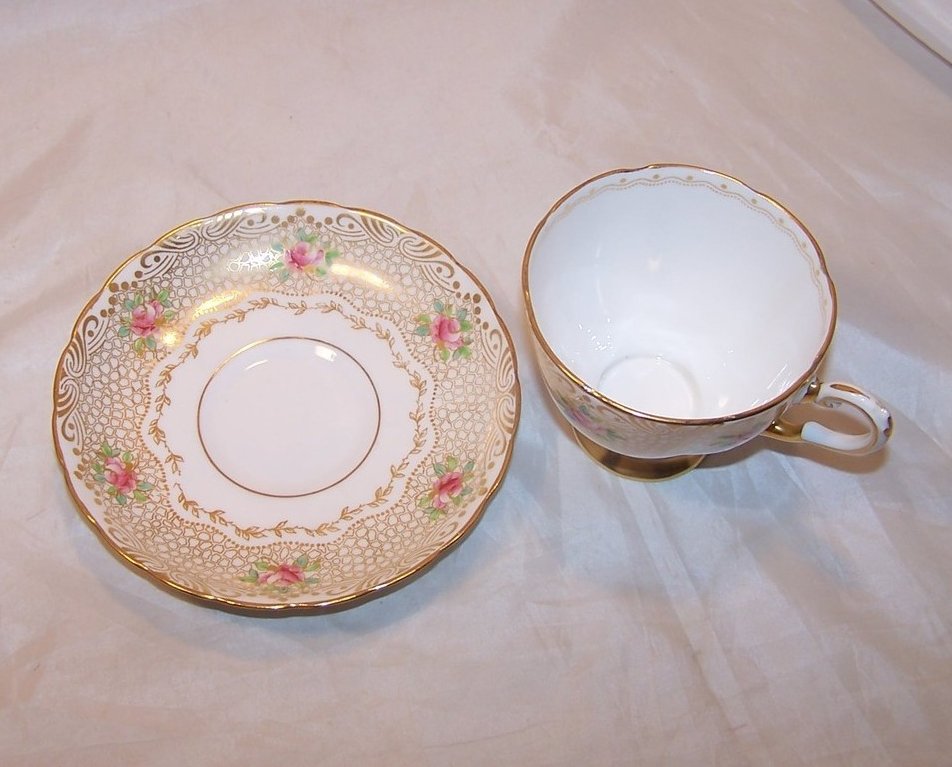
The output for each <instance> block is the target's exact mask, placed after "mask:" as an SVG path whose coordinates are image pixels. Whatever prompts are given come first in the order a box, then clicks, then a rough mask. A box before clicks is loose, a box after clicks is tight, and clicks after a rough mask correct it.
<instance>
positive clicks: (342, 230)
mask: <svg viewBox="0 0 952 767" xmlns="http://www.w3.org/2000/svg"><path fill="white" fill-rule="evenodd" d="M327 228H328V229H329V230H330V231H332V232H334V233H335V234H337V235H338V236H339V237H341V238H342V239H343V240H365V239H368V238H369V239H370V240H371V241H372V242H375V243H377V244H378V245H382V246H383V247H385V248H388V249H392V250H395V251H396V252H397V253H399V254H400V255H401V256H403V257H404V258H406V259H408V260H410V261H412V262H413V263H415V264H418V265H419V268H420V272H419V273H420V274H421V275H422V276H423V277H424V279H426V281H427V282H429V283H430V284H432V285H435V286H436V287H438V288H440V290H446V289H454V285H453V277H454V276H455V275H456V265H455V264H454V263H453V262H452V259H451V258H449V257H447V254H446V253H445V252H443V251H442V250H441V249H440V248H439V247H438V246H437V245H436V244H435V243H433V242H431V241H430V240H428V239H427V238H425V237H424V236H423V235H421V234H419V233H417V232H414V231H412V230H407V229H404V228H403V227H399V226H397V225H396V224H393V223H391V222H389V221H385V220H384V219H381V218H377V217H375V216H371V215H367V214H359V215H358V214H355V213H341V214H339V215H338V216H337V217H336V218H335V219H334V221H333V223H332V224H330V225H328V227H327Z"/></svg>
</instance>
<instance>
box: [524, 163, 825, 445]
mask: <svg viewBox="0 0 952 767" xmlns="http://www.w3.org/2000/svg"><path fill="white" fill-rule="evenodd" d="M661 168H679V169H683V170H694V171H700V172H703V173H709V174H712V175H714V176H718V177H720V178H722V179H725V180H727V181H730V182H732V183H734V184H739V185H740V186H741V187H743V188H744V189H747V190H748V191H750V192H751V193H752V194H754V195H757V196H758V197H760V198H763V199H764V200H766V201H767V202H769V203H770V204H772V205H774V206H775V207H776V208H778V209H779V210H780V211H782V212H783V214H784V215H785V216H787V217H788V218H789V219H790V220H791V221H793V222H794V223H795V224H796V226H797V227H799V229H800V230H801V231H802V232H803V233H804V234H805V235H806V236H807V238H808V239H809V241H810V244H811V245H812V246H813V249H814V250H815V251H816V255H817V260H818V262H819V267H820V271H821V272H822V273H823V277H824V279H825V280H826V285H827V288H828V289H829V291H830V317H829V322H828V323H827V328H826V334H825V336H824V338H823V342H822V343H821V344H820V347H819V349H818V351H817V353H816V355H815V356H814V358H813V361H812V363H811V364H810V366H809V367H808V368H807V369H806V370H805V371H804V372H803V373H802V374H801V375H800V376H798V378H797V379H796V381H795V382H794V383H792V384H790V385H789V386H787V387H786V388H785V389H784V390H783V392H781V393H780V394H778V395H777V396H776V397H773V398H772V399H770V400H768V401H766V402H764V403H761V404H760V405H757V406H755V407H752V408H748V409H747V410H742V411H739V412H737V413H728V414H727V415H721V416H715V417H706V418H677V417H673V416H664V415H656V414H654V413H648V412H645V411H641V410H638V409H636V408H633V407H630V406H629V405H625V404H623V403H621V402H618V401H617V400H614V399H612V398H611V397H608V396H607V395H605V394H603V393H602V392H600V391H599V390H598V389H597V388H596V387H594V386H592V385H591V384H590V383H588V382H586V381H585V380H584V379H583V378H582V377H581V376H579V375H578V374H577V373H575V372H574V371H573V370H572V369H571V368H570V367H569V366H568V365H567V364H566V363H565V362H563V361H562V359H561V358H560V357H559V356H558V354H556V353H555V351H554V350H553V349H552V347H551V346H550V345H549V343H548V341H546V339H545V335H544V334H543V332H542V328H540V327H539V324H538V322H537V321H536V316H535V310H534V309H533V306H532V293H531V291H530V289H529V264H530V261H531V260H532V251H533V248H534V246H535V243H536V240H537V238H538V236H539V234H540V233H541V232H542V230H543V229H544V228H545V226H546V224H547V223H548V222H549V220H550V219H551V218H552V216H553V214H555V213H556V212H557V211H558V210H559V209H560V208H561V207H562V205H563V204H564V203H565V202H566V201H568V200H569V199H570V198H572V197H573V196H574V195H575V194H576V193H577V192H579V191H581V190H582V189H584V188H585V187H587V186H589V185H590V184H593V183H595V182H596V181H600V180H601V179H603V178H607V177H609V176H615V175H621V174H625V173H643V172H645V171H650V170H656V169H661ZM522 292H523V300H524V301H525V306H526V315H527V318H528V320H529V329H530V330H531V332H532V334H533V336H534V337H535V339H536V340H537V341H538V343H539V347H540V348H541V349H542V350H543V352H544V353H545V355H546V356H547V357H548V358H549V360H550V361H551V362H552V364H554V365H555V366H556V367H557V368H558V369H559V371H560V372H561V373H562V374H563V375H565V376H566V377H567V378H568V379H569V380H570V381H572V382H573V383H574V384H575V385H576V386H579V387H580V388H581V389H582V390H583V391H584V392H585V393H586V394H588V395H589V396H591V397H594V398H595V399H596V400H598V401H599V402H601V403H602V404H604V405H607V406H608V407H610V408H613V409H615V410H618V411H620V412H622V413H625V414H628V415H631V416H634V417H636V418H641V419H644V420H647V421H653V422H656V423H664V424H675V425H685V426H705V425H716V424H723V423H729V422H732V421H740V420H743V419H745V418H750V417H751V416H756V415H759V414H762V413H765V412H767V411H769V410H772V409H773V408H775V407H777V406H778V405H780V404H782V403H783V402H784V401H785V400H787V399H788V398H790V397H791V396H792V395H794V394H795V393H796V392H797V391H798V390H799V389H801V388H803V387H805V386H806V385H807V384H808V383H809V382H810V381H811V380H812V379H813V378H814V377H815V374H816V371H817V369H818V368H819V366H820V364H821V363H822V361H823V358H824V357H825V356H826V353H827V351H828V350H829V347H830V344H831V343H832V341H833V333H834V331H835V329H836V321H837V313H838V305H837V297H836V285H835V284H834V282H833V278H832V277H831V276H830V272H829V268H828V267H827V263H826V257H825V256H824V254H823V249H822V248H821V247H820V243H819V242H817V239H816V238H815V237H814V236H813V233H812V232H811V231H810V230H809V229H808V228H807V226H806V225H805V224H804V223H803V221H801V220H800V218H799V217H798V216H797V215H796V214H794V213H793V211H791V210H790V209H789V208H787V207H786V206H785V205H784V204H783V203H781V202H779V201H778V200H777V199H776V198H774V197H772V196H771V195H769V194H765V193H764V192H761V191H760V190H758V189H755V188H753V187H752V186H750V185H749V184H747V183H746V182H744V181H742V180H741V179H739V178H737V177H736V176H733V175H731V174H729V173H725V172H723V171H719V170H715V169H713V168H708V167H705V166H703V165H695V164H692V163H681V162H657V163H650V164H648V165H643V166H640V167H637V168H623V167H619V168H612V169H610V170H606V171H603V172H601V173H598V174H596V175H594V176H591V177H590V178H587V179H585V180H584V181H582V182H581V183H579V184H577V185H575V186H574V187H572V188H571V189H570V190H569V191H567V192H566V193H565V194H563V195H562V196H561V197H559V198H558V199H557V200H556V201H555V202H554V203H553V204H552V205H551V206H550V207H549V209H548V211H546V213H545V215H544V216H543V217H542V218H541V219H540V220H539V222H538V223H537V224H536V226H535V229H533V231H532V235H531V236H530V237H529V241H528V243H527V244H526V248H525V252H524V254H523V258H522Z"/></svg>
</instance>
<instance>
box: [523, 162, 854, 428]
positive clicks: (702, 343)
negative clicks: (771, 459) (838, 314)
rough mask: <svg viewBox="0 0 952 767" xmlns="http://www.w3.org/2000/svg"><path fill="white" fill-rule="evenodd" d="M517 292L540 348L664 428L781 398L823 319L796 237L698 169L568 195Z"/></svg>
mask: <svg viewBox="0 0 952 767" xmlns="http://www.w3.org/2000/svg"><path fill="white" fill-rule="evenodd" d="M528 287H529V290H530V291H531V293H532V297H533V300H532V303H533V308H534V311H535V315H536V321H537V322H538V326H539V329H540V331H541V333H542V335H543V337H544V338H545V340H546V341H547V342H548V344H549V346H550V347H551V348H552V350H553V351H554V352H555V354H556V355H558V356H559V357H560V358H561V359H562V360H564V362H565V363H566V364H567V365H568V366H569V368H570V369H571V370H572V371H573V372H574V373H575V374H576V375H578V377H579V378H581V379H582V380H583V381H584V382H585V383H586V384H587V385H588V386H590V387H591V388H593V389H597V390H598V391H600V392H602V393H603V394H605V395H606V396H607V397H609V398H610V399H612V400H614V401H616V402H619V403H621V404H622V405H625V406H626V407H629V408H631V409H633V410H637V411H639V412H642V413H648V414H651V415H657V416H663V417H670V418H683V419H698V418H717V417H721V416H726V415H730V414H733V413H741V412H744V411H747V410H751V409H753V408H757V407H759V406H761V405H763V404H764V403H767V402H770V401H771V400H774V399H777V398H779V397H781V396H782V395H784V393H785V392H786V391H787V390H788V389H789V388H790V387H792V386H795V385H796V384H798V383H799V382H800V380H802V378H803V376H804V375H805V374H806V373H807V371H809V370H810V369H811V368H812V367H814V366H815V364H816V362H817V359H818V357H819V355H820V354H821V352H822V351H823V349H824V348H825V344H826V341H827V338H828V335H829V333H830V332H831V330H832V326H833V323H834V320H835V317H834V302H833V298H832V286H831V284H830V282H829V280H828V278H827V276H826V272H825V268H824V267H823V265H822V261H821V257H820V254H819V253H818V251H817V249H816V248H815V246H814V244H813V242H812V240H811V238H810V236H809V234H808V233H807V232H805V231H804V230H803V229H802V228H801V227H800V226H799V225H798V224H797V222H796V221H795V220H792V219H791V218H790V216H789V215H788V214H787V213H786V211H784V210H783V209H781V208H779V207H777V206H776V205H775V204H774V203H773V202H771V201H770V200H768V199H767V198H765V197H763V196H761V195H757V194H755V193H752V192H751V191H750V190H749V189H747V188H746V187H744V186H743V185H741V184H738V183H737V182H735V181H733V180H732V179H728V178H726V177H724V176H722V175H720V174H714V173H710V172H706V171H703V170H700V169H690V168H689V169H686V170H679V169H671V168H657V169H649V170H648V171H640V172H632V173H620V174H617V175H610V176H607V177H604V178H601V179H599V180H597V181H595V182H593V183H592V184H591V185H588V186H586V187H584V188H583V189H581V190H579V191H578V192H576V193H575V194H574V195H572V196H571V197H569V198H568V199H567V200H565V201H564V202H563V203H562V205H561V207H560V208H559V209H558V210H557V211H556V212H555V213H554V214H553V215H552V216H551V217H550V218H549V220H548V222H547V223H546V225H545V226H544V227H543V228H542V230H541V231H540V232H539V235H538V237H537V238H536V241H535V244H534V246H533V251H532V260H531V262H530V267H529V282H528Z"/></svg>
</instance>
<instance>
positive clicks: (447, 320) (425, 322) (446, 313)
mask: <svg viewBox="0 0 952 767" xmlns="http://www.w3.org/2000/svg"><path fill="white" fill-rule="evenodd" d="M433 310H434V311H433V313H432V314H429V313H425V314H421V315H419V316H418V317H417V318H416V321H417V328H416V330H415V331H414V332H415V333H416V334H417V335H418V336H424V337H427V336H428V337H429V338H430V339H431V340H432V341H433V346H434V348H435V350H436V355H437V357H439V358H440V359H441V360H443V361H444V362H447V361H449V360H451V359H466V358H469V357H471V356H472V354H473V351H472V349H471V348H470V345H471V344H472V343H473V339H472V338H471V337H470V336H469V335H468V334H469V332H470V331H472V329H473V324H472V323H471V322H470V321H469V312H468V311H467V310H466V309H465V308H462V307H461V308H459V309H457V308H455V307H454V306H453V305H452V304H446V303H444V302H443V301H434V302H433Z"/></svg>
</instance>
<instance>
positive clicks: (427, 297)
mask: <svg viewBox="0 0 952 767" xmlns="http://www.w3.org/2000/svg"><path fill="white" fill-rule="evenodd" d="M53 388H54V391H53V397H54V413H53V438H54V443H55V446H56V451H57V455H58V457H59V461H60V464H61V466H62V469H63V472H64V476H65V478H66V482H67V485H68V487H69V490H70V492H71V494H72V496H73V498H74V500H75V501H76V503H77V505H78V507H79V508H80V509H81V511H82V512H83V513H84V515H85V516H86V518H87V519H88V521H89V522H90V523H91V524H92V525H93V527H94V528H95V529H96V530H97V531H98V532H99V533H100V535H101V536H102V538H103V540H104V541H105V542H106V543H107V544H108V545H109V547H111V548H112V549H113V550H114V551H115V553H117V554H118V555H119V556H120V557H121V558H122V559H124V560H126V561H127V562H129V563H131V564H132V565H134V566H136V567H137V568H139V569H140V570H141V571H143V572H144V573H145V574H147V575H148V576H149V577H151V578H152V579H154V580H155V581H157V582H159V583H160V584H161V585H164V586H167V587H170V588H172V589H174V590H177V591H179V592H183V593H185V594H186V595H189V596H191V597H194V598H197V599H198V600H200V601H203V602H207V603H210V604H213V605H215V606H220V607H226V608H234V609H237V610H243V611H255V612H260V611H268V612H285V613H286V612H294V611H302V610H303V611H310V612H320V611H325V610H332V609H339V608H341V607H345V606H350V605H353V604H356V603H358V602H360V601H362V600H365V599H367V598H370V597H373V596H376V595H378V594H380V593H383V592H384V591H386V590H387V589H389V588H390V587H393V586H395V585H396V584H399V583H401V582H403V581H405V580H406V579H408V578H410V577H411V576H413V575H416V574H418V573H420V572H421V571H423V570H424V569H425V568H427V567H428V566H429V565H431V564H432V563H433V562H434V561H436V560H437V559H438V558H439V557H440V556H441V555H442V554H444V553H446V551H448V550H449V549H450V548H451V547H452V546H453V545H454V544H456V543H457V542H458V541H460V540H461V539H462V538H463V536H465V535H466V533H467V532H469V531H470V530H471V529H472V528H473V526H474V525H475V524H476V522H477V521H478V520H479V518H480V516H481V515H482V513H483V510H484V509H485V507H486V504H487V503H488V501H489V499H490V497H491V496H492V494H493V493H494V491H495V490H496V488H497V487H498V485H499V483H500V482H501V480H502V477H503V475H504V473H505V471H506V469H507V468H508V464H509V459H510V456H511V452H512V443H513V436H514V433H515V429H516V425H517V422H518V418H519V407H520V391H519V383H518V378H517V373H516V362H515V355H514V351H513V346H512V341H511V338H510V336H509V333H508V331H507V329H506V327H505V325H504V324H503V322H502V320H501V319H500V317H499V316H498V315H497V313H496V311H495V308H494V306H493V303H492V300H491V299H490V296H489V295H488V293H487V292H486V290H485V289H484V288H483V287H482V285H480V283H479V282H478V281H477V280H476V278H475V277H474V276H473V275H472V274H471V273H470V272H468V271H467V270H466V269H465V268H464V267H462V266H461V265H460V264H459V263H458V262H457V261H456V260H454V259H453V257H452V256H451V255H450V254H449V253H448V252H447V251H446V250H445V249H444V248H442V247H441V246H440V245H439V244H438V243H436V242H435V241H434V240H432V239H430V238H429V237H427V236H425V235H423V234H420V233H419V232H415V231H413V230H411V229H408V228H407V227H404V226H402V225H401V224H399V223H397V222H396V221H393V220H392V219H390V218H388V217H386V216H382V215H380V214H377V213H372V212H369V211H365V210H359V209H353V208H345V207H341V206H338V205H335V204H332V203H327V202H312V201H295V202H287V203H279V204H274V203H255V204H251V205H245V206H241V207H238V208H233V209H230V210H226V211H223V212H221V213H218V214H216V215H213V216H210V217H208V218H203V219H199V220H196V221H193V222H190V223H187V224H184V225H183V226H181V227H179V228H177V229H175V230H173V231H171V232H169V233H168V234H166V235H164V236H163V237H161V238H160V239H159V240H157V241H156V242H155V243H154V244H153V245H151V246H149V247H148V248H146V249H145V250H143V251H141V252H139V253H137V254H136V255H134V256H132V257H131V258H130V259H128V260H127V261H126V262H125V263H124V264H123V265H122V266H120V267H119V268H118V269H117V270H116V272H115V273H114V274H113V275H112V276H111V277H110V278H109V279H108V281H107V282H106V284H105V285H104V286H103V288H102V289H101V290H100V292H99V293H97V295H96V296H94V297H93V298H92V299H91V300H90V301H89V303H88V304H87V305H86V307H85V309H84V310H83V311H82V313H81V314H80V316H79V318H78V319H77V321H76V324H75V326H74V328H73V332H72V335H71V337H70V340H69V343H68V344H67V346H66V348H65V350H64V351H63V354H62V357H61V358H60V361H59V365H58V367H57V370H56V375H55V380H54V387H53Z"/></svg>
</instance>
